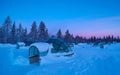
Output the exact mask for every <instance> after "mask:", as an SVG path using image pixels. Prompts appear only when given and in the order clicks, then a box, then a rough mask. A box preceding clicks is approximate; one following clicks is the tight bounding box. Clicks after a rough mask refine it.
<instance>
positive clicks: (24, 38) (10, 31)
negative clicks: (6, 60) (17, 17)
mask: <svg viewBox="0 0 120 75" xmlns="http://www.w3.org/2000/svg"><path fill="white" fill-rule="evenodd" d="M17 26H18V27H17ZM23 26H24V25H22V24H21V23H20V24H19V25H16V23H15V22H12V20H11V18H10V17H9V16H8V17H7V18H6V19H5V21H4V22H3V24H1V25H0V43H3V44H6V43H11V44H16V43H17V42H24V43H25V44H26V45H30V44H32V43H35V42H45V40H47V39H49V38H59V39H63V40H64V41H65V42H67V43H68V44H73V43H75V44H78V43H94V44H96V45H97V44H98V43H101V42H104V43H113V42H120V37H119V36H118V37H114V36H113V35H106V36H103V37H96V36H91V37H89V38H87V37H83V36H80V35H76V36H73V34H74V33H73V34H71V33H70V32H69V30H66V32H65V35H63V33H62V31H61V29H59V30H58V31H56V35H50V34H49V32H48V31H49V30H48V29H47V27H46V25H45V23H44V22H43V21H41V22H40V24H39V26H38V27H37V24H36V22H35V21H34V22H33V23H32V25H31V29H30V31H29V32H28V30H27V28H24V27H23ZM78 32H79V31H78Z"/></svg>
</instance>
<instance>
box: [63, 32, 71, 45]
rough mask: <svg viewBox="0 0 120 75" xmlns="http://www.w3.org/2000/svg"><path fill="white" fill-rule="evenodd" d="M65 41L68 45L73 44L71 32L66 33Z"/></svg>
mask: <svg viewBox="0 0 120 75" xmlns="http://www.w3.org/2000/svg"><path fill="white" fill-rule="evenodd" d="M64 40H65V41H66V42H67V43H69V44H70V43H71V41H70V40H71V35H70V33H69V30H67V31H66V32H65V36H64Z"/></svg>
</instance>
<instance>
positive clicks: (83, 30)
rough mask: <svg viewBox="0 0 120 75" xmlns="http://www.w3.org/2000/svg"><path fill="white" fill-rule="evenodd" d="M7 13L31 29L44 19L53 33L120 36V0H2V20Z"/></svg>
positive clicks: (0, 17) (0, 3) (0, 10)
mask: <svg viewBox="0 0 120 75" xmlns="http://www.w3.org/2000/svg"><path fill="white" fill-rule="evenodd" d="M7 16H10V17H11V19H12V21H15V22H16V24H17V25H18V24H19V23H22V25H23V26H24V27H28V29H29V28H30V27H31V24H32V23H33V21H36V22H37V25H39V23H40V21H41V20H42V21H44V22H45V24H46V27H47V28H48V30H49V32H50V34H56V32H57V30H58V29H61V30H62V31H63V32H65V30H66V29H69V31H70V32H71V33H73V34H74V35H77V34H78V35H82V36H91V35H96V36H103V35H115V36H120V0H0V24H2V23H3V22H4V20H5V18H6V17H7Z"/></svg>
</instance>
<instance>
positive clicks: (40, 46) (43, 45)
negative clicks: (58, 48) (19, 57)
mask: <svg viewBox="0 0 120 75" xmlns="http://www.w3.org/2000/svg"><path fill="white" fill-rule="evenodd" d="M31 46H34V47H36V48H38V50H39V52H45V51H47V50H49V48H50V47H51V46H50V44H48V43H34V44H32V45H30V47H31Z"/></svg>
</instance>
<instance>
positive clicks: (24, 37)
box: [22, 28, 27, 43]
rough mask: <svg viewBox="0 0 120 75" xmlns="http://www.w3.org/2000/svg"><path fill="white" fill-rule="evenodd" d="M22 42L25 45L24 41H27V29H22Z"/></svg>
mask: <svg viewBox="0 0 120 75" xmlns="http://www.w3.org/2000/svg"><path fill="white" fill-rule="evenodd" d="M22 40H23V42H24V43H26V41H27V28H25V29H24V32H23V36H22Z"/></svg>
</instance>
